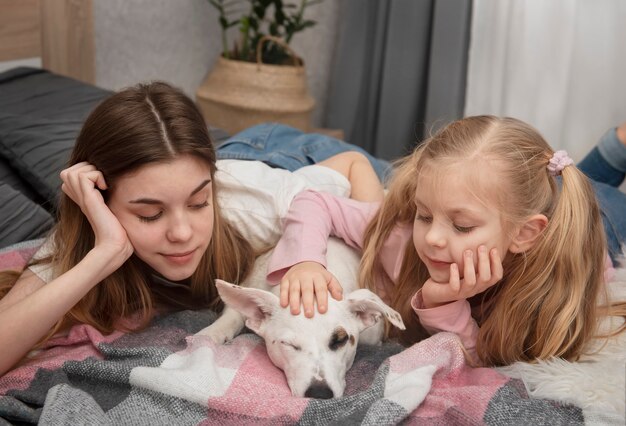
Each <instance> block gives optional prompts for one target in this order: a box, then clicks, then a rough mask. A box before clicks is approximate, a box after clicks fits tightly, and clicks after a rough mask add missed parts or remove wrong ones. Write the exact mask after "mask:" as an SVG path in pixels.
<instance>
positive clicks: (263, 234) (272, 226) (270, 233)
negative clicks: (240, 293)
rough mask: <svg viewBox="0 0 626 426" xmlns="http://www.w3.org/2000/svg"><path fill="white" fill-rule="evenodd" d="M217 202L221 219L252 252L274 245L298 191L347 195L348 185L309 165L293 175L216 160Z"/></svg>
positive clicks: (249, 163) (256, 164) (254, 164)
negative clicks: (312, 190) (227, 222)
mask: <svg viewBox="0 0 626 426" xmlns="http://www.w3.org/2000/svg"><path fill="white" fill-rule="evenodd" d="M215 181H216V182H215V183H216V187H217V202H218V204H219V207H220V209H221V211H222V215H223V217H224V218H225V219H226V220H228V221H229V222H230V223H231V224H232V225H234V226H235V227H236V228H237V230H238V231H239V232H241V234H242V235H243V237H244V238H246V239H247V240H248V241H249V242H250V243H251V244H252V246H253V247H254V248H255V249H262V248H265V247H267V246H268V245H273V244H276V243H277V242H278V239H279V238H280V235H281V233H282V219H283V218H284V217H285V216H286V215H287V212H288V211H289V205H290V204H291V201H292V200H293V198H294V197H295V196H296V194H298V193H299V192H302V191H304V190H306V189H314V190H317V191H323V192H330V193H332V194H334V195H338V196H349V195H350V182H349V181H348V179H346V178H345V177H344V176H343V175H342V174H340V173H338V172H336V171H335V170H332V169H330V168H328V167H324V166H318V165H312V166H306V167H302V168H300V169H298V170H296V171H295V172H293V173H292V172H290V171H288V170H284V169H278V168H272V167H270V166H268V165H267V164H265V163H263V162H261V161H246V160H219V161H218V162H217V172H216V174H215Z"/></svg>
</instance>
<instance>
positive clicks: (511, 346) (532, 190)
mask: <svg viewBox="0 0 626 426" xmlns="http://www.w3.org/2000/svg"><path fill="white" fill-rule="evenodd" d="M553 153H554V151H553V150H552V149H551V148H550V146H549V145H548V144H547V143H546V141H545V140H544V139H543V138H542V137H541V135H540V134H539V133H538V132H537V131H536V130H535V129H533V128H532V127H531V126H529V125H528V124H526V123H523V122H521V121H519V120H516V119H513V118H498V117H493V116H476V117H468V118H465V119H462V120H458V121H455V122H453V123H451V124H449V125H448V126H446V127H445V128H443V129H442V130H441V131H439V132H438V133H437V134H435V135H434V136H433V137H431V138H430V139H428V140H426V141H425V142H424V143H423V144H421V145H419V146H418V147H417V148H416V149H415V150H414V152H413V153H412V154H411V155H409V156H407V157H405V158H403V159H402V160H401V161H400V162H399V163H398V164H397V167H396V170H395V174H394V176H393V179H392V180H391V182H390V185H389V192H388V195H387V197H386V199H385V200H384V202H383V204H382V206H381V208H380V210H379V211H378V213H377V214H376V216H375V217H374V219H373V220H372V222H371V223H370V224H369V225H368V228H367V230H366V234H365V239H364V255H363V258H362V260H361V269H360V281H361V283H362V284H363V285H365V286H366V287H368V288H370V289H375V281H376V280H377V279H383V280H390V278H389V277H388V276H386V275H385V274H384V272H383V271H382V267H381V264H380V260H379V258H378V256H377V253H379V252H380V250H381V248H382V245H383V244H384V242H385V240H386V239H387V237H388V236H389V233H390V232H391V230H392V229H393V228H394V227H395V226H397V225H398V224H402V223H404V224H411V223H412V222H413V220H414V219H415V215H416V207H415V204H414V203H412V202H411V201H410V200H413V199H414V196H415V191H416V188H417V181H418V179H419V178H420V175H421V173H422V171H424V170H428V171H430V172H434V173H445V171H446V170H450V169H449V167H450V166H451V165H453V164H459V162H460V161H487V162H489V164H490V165H493V167H495V168H496V170H498V172H499V173H500V175H501V178H500V179H499V180H498V182H495V183H492V184H493V185H498V186H499V188H502V189H500V190H499V191H494V192H496V193H497V194H498V196H497V200H496V201H497V203H498V205H499V207H500V210H501V213H502V215H503V217H504V221H503V230H504V232H507V230H508V229H513V228H514V226H515V225H517V224H520V223H523V221H524V220H525V218H528V217H530V216H531V215H533V214H537V213H541V214H544V215H545V216H546V217H547V218H548V225H547V227H546V229H545V230H544V231H543V232H542V234H541V236H540V238H539V239H538V242H536V243H535V244H534V246H533V247H532V248H531V249H529V250H528V251H526V252H524V253H519V254H514V253H510V252H509V253H507V254H506V256H505V257H504V260H503V267H504V277H503V278H502V280H501V281H500V282H499V283H498V284H497V285H495V286H494V287H492V288H491V289H490V290H488V291H486V292H485V293H483V294H481V295H478V296H476V297H475V299H476V300H472V302H475V303H476V304H477V305H478V308H479V309H478V315H477V318H476V319H477V321H478V323H479V325H480V331H479V335H478V341H477V353H478V355H479V357H480V359H481V360H482V361H483V362H484V363H485V364H487V365H502V364H509V363H512V362H515V361H528V360H533V359H537V358H540V359H546V358H549V357H551V356H556V357H563V358H566V359H570V360H573V359H576V358H577V357H578V356H580V355H581V354H582V353H583V350H584V349H585V344H586V343H587V342H588V341H589V340H590V339H591V337H593V336H594V335H596V332H597V326H598V319H599V317H600V316H601V315H602V314H607V313H608V314H611V313H613V314H615V313H618V314H620V315H623V314H624V313H625V312H626V309H625V308H626V305H625V304H623V303H621V304H615V305H612V306H609V311H608V312H607V311H606V310H605V311H601V310H600V309H599V308H598V306H597V303H598V301H599V300H602V298H601V297H600V296H602V292H604V291H605V286H604V277H603V272H604V263H605V258H606V250H607V249H606V238H605V234H604V229H603V226H602V220H601V216H600V209H599V207H598V204H597V202H596V199H595V194H594V192H593V190H592V187H591V184H590V182H589V180H588V179H587V177H586V176H585V175H584V174H583V173H582V172H581V171H580V170H578V169H577V168H576V167H575V166H568V167H566V168H565V169H564V170H563V172H562V180H561V181H562V184H561V185H560V187H559V185H558V184H557V180H556V179H555V178H554V177H552V176H550V175H549V173H548V171H547V168H546V166H547V164H548V161H549V160H550V158H551V157H552V155H553ZM428 277H429V274H428V270H427V268H426V266H425V265H424V264H423V263H422V261H421V260H420V259H419V257H418V255H417V253H416V251H415V248H414V247H413V242H412V241H409V243H408V244H407V247H406V249H405V251H404V258H403V262H402V266H401V270H400V273H399V277H398V280H397V281H398V282H397V283H396V286H395V293H394V294H393V295H392V306H393V307H394V308H395V309H396V310H398V311H399V312H400V313H401V314H402V317H403V319H404V321H405V323H407V331H406V332H405V333H404V334H402V335H401V336H400V337H401V340H403V341H404V342H405V343H412V342H415V341H418V340H420V339H421V338H423V337H425V336H426V335H427V333H426V332H425V330H424V329H423V328H422V326H421V325H420V324H419V321H418V319H417V316H416V315H415V313H414V312H413V310H412V308H411V306H410V299H411V296H412V295H413V294H414V293H415V292H416V290H417V289H418V288H420V287H421V286H422V285H423V283H424V282H425V281H426V280H427V279H428ZM605 300H606V299H605Z"/></svg>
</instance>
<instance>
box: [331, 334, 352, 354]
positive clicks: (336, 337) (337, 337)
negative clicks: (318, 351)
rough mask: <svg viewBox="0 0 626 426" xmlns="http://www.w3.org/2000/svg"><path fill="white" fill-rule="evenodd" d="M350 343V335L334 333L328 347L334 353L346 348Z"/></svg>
mask: <svg viewBox="0 0 626 426" xmlns="http://www.w3.org/2000/svg"><path fill="white" fill-rule="evenodd" d="M347 341H348V335H347V334H345V332H344V333H334V334H333V335H332V337H331V338H330V342H329V343H328V347H329V348H330V350H332V351H336V350H337V349H339V348H340V347H342V346H344V345H345V344H346V342H347Z"/></svg>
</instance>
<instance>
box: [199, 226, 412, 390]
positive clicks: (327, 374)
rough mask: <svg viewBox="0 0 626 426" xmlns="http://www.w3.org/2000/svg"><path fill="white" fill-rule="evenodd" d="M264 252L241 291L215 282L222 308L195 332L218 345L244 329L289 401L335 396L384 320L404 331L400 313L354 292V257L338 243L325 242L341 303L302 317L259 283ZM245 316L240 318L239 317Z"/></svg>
mask: <svg viewBox="0 0 626 426" xmlns="http://www.w3.org/2000/svg"><path fill="white" fill-rule="evenodd" d="M269 256H270V253H267V254H265V255H263V256H261V257H260V258H259V259H257V261H256V263H255V266H254V269H253V271H252V273H251V274H250V277H249V278H248V279H247V280H246V281H245V283H244V284H243V286H241V287H240V286H237V285H233V284H230V283H227V282H225V281H221V280H217V282H216V286H217V289H218V291H219V293H220V297H221V298H222V300H223V301H224V304H225V308H224V312H223V313H222V315H221V316H220V317H219V318H218V319H217V320H216V321H215V322H214V323H213V324H211V325H210V326H209V327H207V328H205V329H203V330H201V331H200V332H198V334H200V335H205V336H209V337H210V338H211V339H212V340H213V341H214V342H215V343H217V344H221V343H224V342H226V341H228V340H231V339H233V338H234V337H235V336H236V335H237V334H239V333H240V332H241V330H242V329H243V327H244V324H245V325H246V326H247V327H248V328H249V329H251V330H252V331H254V332H255V333H257V334H258V335H259V336H261V337H263V338H264V339H265V344H266V347H267V352H268V355H269V357H270V359H271V360H272V362H273V363H274V365H276V366H277V367H278V368H280V369H282V370H283V371H284V373H285V375H286V377H287V383H288V384H289V387H290V389H291V392H292V394H293V395H294V396H298V397H303V396H310V397H317V398H331V397H340V396H342V395H343V392H344V389H345V375H346V372H347V371H348V369H349V368H350V367H351V366H352V362H353V361H354V356H355V354H356V348H357V345H358V343H368V344H377V343H380V341H381V339H382V336H383V330H384V321H380V319H381V317H385V318H387V320H389V321H390V322H391V323H392V324H393V325H395V326H396V327H399V328H401V329H404V324H403V322H402V318H401V317H400V314H398V313H397V312H396V311H394V310H393V309H391V308H390V307H389V306H387V305H386V304H385V303H384V302H383V301H382V300H381V299H380V298H379V297H378V296H377V295H376V294H374V293H372V292H371V291H369V290H366V289H358V285H357V271H358V264H359V257H358V254H357V253H356V252H355V251H354V250H352V249H351V248H349V247H348V246H346V245H345V244H344V243H343V242H341V241H339V240H336V239H332V238H331V239H330V241H329V244H328V252H327V259H328V270H329V271H330V272H332V273H333V274H334V275H335V277H337V279H338V280H339V282H340V283H341V284H342V287H343V290H344V298H343V300H342V301H336V300H334V299H333V298H332V297H329V303H328V312H327V313H326V314H323V315H322V314H320V313H319V312H316V313H315V316H314V317H313V318H306V317H305V316H304V314H303V313H300V315H297V316H294V315H292V314H291V313H290V311H289V308H288V307H287V308H282V307H281V306H280V304H279V299H278V296H277V295H278V292H279V286H273V287H272V286H270V285H269V284H267V281H266V279H265V274H266V266H267V261H268V260H269ZM244 317H245V318H244Z"/></svg>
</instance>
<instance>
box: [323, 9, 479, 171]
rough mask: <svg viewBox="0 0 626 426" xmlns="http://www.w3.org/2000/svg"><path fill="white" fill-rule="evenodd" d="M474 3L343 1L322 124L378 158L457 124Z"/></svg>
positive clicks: (393, 154)
mask: <svg viewBox="0 0 626 426" xmlns="http://www.w3.org/2000/svg"><path fill="white" fill-rule="evenodd" d="M470 17H471V0H342V4H341V7H340V20H339V22H340V24H339V26H340V28H339V40H338V45H337V49H336V51H335V57H334V62H333V70H332V73H331V83H330V93H329V97H328V104H327V105H326V117H325V126H326V127H329V128H337V129H343V131H344V134H345V135H346V140H347V141H348V142H351V143H353V144H356V145H359V146H361V147H363V148H365V149H366V150H367V151H368V152H370V153H372V154H373V155H376V156H378V157H381V158H384V159H387V160H392V159H395V158H398V157H400V156H402V155H405V154H406V153H408V152H409V151H410V149H411V148H413V147H414V146H415V144H416V143H417V142H419V141H420V140H422V139H423V138H424V136H427V135H428V134H429V133H430V131H431V130H432V129H434V128H437V127H438V126H441V125H442V124H444V123H446V122H448V121H450V120H453V119H456V118H460V117H461V116H462V114H463V104H464V100H465V76H466V70H467V56H468V55H467V51H468V45H469V30H470Z"/></svg>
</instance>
